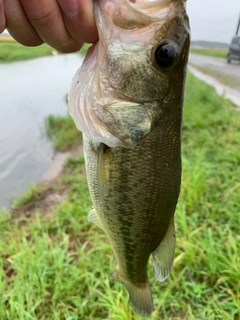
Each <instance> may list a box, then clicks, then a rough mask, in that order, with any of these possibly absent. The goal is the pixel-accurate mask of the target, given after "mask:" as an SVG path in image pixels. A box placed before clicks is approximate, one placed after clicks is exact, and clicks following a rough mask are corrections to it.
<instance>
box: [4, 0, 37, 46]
mask: <svg viewBox="0 0 240 320" xmlns="http://www.w3.org/2000/svg"><path fill="white" fill-rule="evenodd" d="M3 4H4V12H5V18H6V28H7V29H8V31H9V33H10V34H11V36H12V37H13V38H14V39H15V40H17V41H18V42H19V43H21V44H23V45H25V46H38V45H40V44H42V43H43V41H42V39H41V38H40V37H39V36H38V34H37V32H36V31H35V30H34V28H33V27H32V26H31V23H30V22H29V20H28V18H27V17H26V15H25V13H24V11H23V8H22V6H21V4H20V2H19V1H18V0H3ZM0 21H1V20H0Z"/></svg>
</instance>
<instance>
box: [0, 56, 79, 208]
mask: <svg viewBox="0 0 240 320" xmlns="http://www.w3.org/2000/svg"><path fill="white" fill-rule="evenodd" d="M80 64H81V57H80V56H79V55H77V54H71V55H59V56H56V57H45V58H39V59H35V60H30V61H23V62H15V63H9V64H0V79H1V85H0V208H1V207H2V206H9V204H10V200H11V199H12V198H14V197H17V196H20V195H21V194H22V193H23V192H24V190H26V188H27V187H28V186H29V185H30V184H32V183H35V182H37V181H38V180H39V178H40V177H41V175H42V174H43V172H44V171H45V170H46V168H47V167H48V165H49V164H50V162H51V160H52V158H53V150H52V148H51V144H50V142H49V141H48V139H47V138H46V135H45V129H44V119H45V117H46V116H48V115H49V114H66V112H67V105H66V102H65V96H66V93H67V92H68V90H69V87H70V83H71V79H72V77H73V75H74V74H75V72H76V70H77V68H78V67H79V66H80Z"/></svg>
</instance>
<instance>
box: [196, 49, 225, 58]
mask: <svg viewBox="0 0 240 320" xmlns="http://www.w3.org/2000/svg"><path fill="white" fill-rule="evenodd" d="M190 51H191V52H192V53H197V54H203V55H205V56H212V57H217V58H227V53H228V51H227V50H224V49H205V48H191V50H190Z"/></svg>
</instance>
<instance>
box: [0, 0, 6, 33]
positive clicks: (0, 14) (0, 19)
mask: <svg viewBox="0 0 240 320" xmlns="http://www.w3.org/2000/svg"><path fill="white" fill-rule="evenodd" d="M5 27H6V19H5V15H4V6H3V0H0V33H2V32H3V31H4V29H5Z"/></svg>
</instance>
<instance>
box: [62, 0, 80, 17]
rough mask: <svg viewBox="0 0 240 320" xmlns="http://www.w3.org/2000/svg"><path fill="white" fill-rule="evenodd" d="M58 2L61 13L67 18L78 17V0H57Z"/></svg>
mask: <svg viewBox="0 0 240 320" xmlns="http://www.w3.org/2000/svg"><path fill="white" fill-rule="evenodd" d="M58 4H59V5H60V7H61V9H62V12H63V14H64V15H65V16H66V17H67V18H70V19H72V18H75V17H78V11H79V3H78V0H58Z"/></svg>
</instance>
